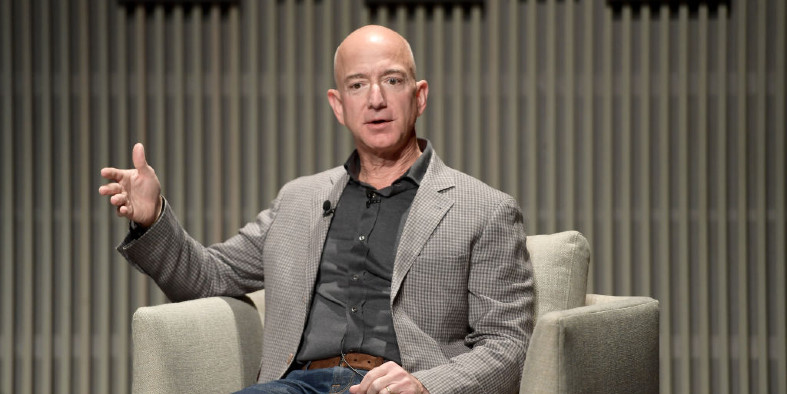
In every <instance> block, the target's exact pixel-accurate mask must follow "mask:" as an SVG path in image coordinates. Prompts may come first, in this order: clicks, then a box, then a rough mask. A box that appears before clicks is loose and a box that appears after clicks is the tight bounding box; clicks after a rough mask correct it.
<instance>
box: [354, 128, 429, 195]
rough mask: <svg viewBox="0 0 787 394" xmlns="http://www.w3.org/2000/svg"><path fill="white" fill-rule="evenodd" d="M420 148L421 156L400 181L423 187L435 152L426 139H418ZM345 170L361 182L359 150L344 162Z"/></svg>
mask: <svg viewBox="0 0 787 394" xmlns="http://www.w3.org/2000/svg"><path fill="white" fill-rule="evenodd" d="M418 148H419V149H421V156H419V157H418V159H416V160H415V162H414V163H413V165H412V166H410V168H409V169H408V170H407V171H406V172H405V173H404V174H403V175H402V176H401V177H399V179H404V178H408V179H410V180H412V181H413V182H415V184H416V185H419V186H420V185H421V181H422V180H423V179H424V175H425V174H426V170H427V169H428V168H429V163H430V162H431V161H432V155H433V152H434V150H433V149H432V143H431V142H429V140H427V139H425V138H419V139H418ZM344 169H345V170H347V174H349V175H350V177H351V178H352V179H353V180H354V181H356V182H359V183H360V181H359V180H358V176H359V174H360V173H361V158H360V156H358V150H357V149H356V150H354V151H353V153H352V154H350V157H349V158H347V161H345V162H344Z"/></svg>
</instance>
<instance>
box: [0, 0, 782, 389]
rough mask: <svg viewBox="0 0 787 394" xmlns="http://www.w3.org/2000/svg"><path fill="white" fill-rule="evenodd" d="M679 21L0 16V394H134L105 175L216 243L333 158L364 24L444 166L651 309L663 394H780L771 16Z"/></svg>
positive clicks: (487, 12)
mask: <svg viewBox="0 0 787 394" xmlns="http://www.w3.org/2000/svg"><path fill="white" fill-rule="evenodd" d="M677 3H678V4H679V5H673V6H670V5H660V4H656V5H652V6H630V5H624V6H621V7H618V8H615V7H614V6H613V5H611V3H609V2H607V1H603V0H587V1H575V0H543V1H536V0H519V1H514V0H510V1H493V0H489V1H486V2H483V3H482V4H477V5H450V4H447V5H431V6H418V5H407V6H405V5H402V6H400V5H395V6H368V5H366V4H365V2H361V1H337V2H330V1H317V0H279V1H252V0H241V1H239V2H238V3H233V4H230V5H223V6H215V5H205V4H203V5H194V6H175V5H169V6H156V5H128V6H122V5H120V4H119V3H118V2H114V1H99V0H65V1H52V0H32V1H21V0H19V1H15V0H0V128H2V139H1V140H0V143H2V146H0V155H2V158H1V159H0V160H1V161H0V166H2V170H0V171H1V172H0V187H2V189H1V190H0V191H1V194H0V209H1V210H2V211H0V219H1V220H0V221H1V225H0V236H2V238H0V258H2V263H0V264H2V267H0V275H2V277H0V297H1V299H0V393H2V394H5V393H12V392H23V393H50V392H52V393H66V392H80V393H88V392H96V393H104V392H113V393H123V392H128V391H129V389H130V377H131V370H130V368H131V357H132V355H131V353H130V349H131V347H130V318H131V314H132V313H133V311H134V310H135V309H136V308H138V307H140V306H144V305H151V304H158V303H162V302H166V299H165V297H164V295H163V294H162V293H161V291H159V290H158V289H157V288H156V286H155V284H154V283H152V282H151V281H150V280H149V279H148V278H146V277H145V276H143V275H141V274H139V273H138V272H136V271H134V270H133V269H131V268H130V267H129V266H128V264H126V263H125V262H124V261H123V260H122V258H120V257H119V255H118V254H117V253H116V252H115V251H114V248H113V247H114V245H115V244H117V243H118V242H120V240H121V239H122V238H123V237H124V236H125V233H126V229H127V227H126V226H127V225H126V223H124V222H123V221H122V220H119V219H117V218H115V217H114V211H113V209H112V208H111V207H110V206H109V204H108V202H107V201H106V199H105V198H102V197H101V196H99V195H98V193H97V188H98V186H99V185H101V184H102V183H103V182H104V181H103V180H102V179H101V178H100V176H99V174H98V173H99V169H100V168H101V167H104V166H107V165H114V166H122V167H128V166H131V155H130V153H131V147H132V146H133V144H134V143H135V142H137V141H141V142H143V143H145V147H146V150H147V157H148V160H149V162H150V163H151V165H153V166H154V167H155V168H156V171H157V174H158V176H159V178H160V179H161V181H162V184H163V187H164V193H165V195H166V196H167V198H168V200H169V201H170V203H171V204H172V207H173V209H174V210H175V212H176V213H177V215H178V216H179V218H180V220H181V221H182V223H183V224H184V226H185V227H186V229H187V230H188V231H189V232H190V233H191V234H192V235H193V236H194V237H196V238H197V239H198V240H201V241H203V242H204V243H213V242H217V241H220V240H222V239H224V238H226V237H228V236H230V235H232V234H233V233H234V232H235V231H236V230H237V229H238V228H239V227H240V226H242V224H243V223H244V222H245V221H248V220H252V219H253V218H254V216H255V215H256V213H257V212H258V211H259V210H261V209H263V208H265V207H266V206H267V205H268V204H269V202H270V201H271V200H272V198H273V197H274V196H275V193H276V191H277V190H278V188H279V187H280V186H281V185H282V184H283V183H284V182H286V181H288V180H290V179H293V178H294V177H297V176H300V175H306V174H311V173H314V172H317V171H320V170H323V169H327V168H329V167H332V166H335V165H339V164H341V163H342V162H343V161H344V159H345V158H346V157H347V155H348V154H349V153H350V151H351V149H352V138H351V136H350V135H349V133H348V132H347V131H346V130H344V129H343V128H342V127H340V125H339V124H338V123H337V122H336V121H335V119H334V116H333V112H332V111H331V109H330V107H329V106H328V104H327V100H326V94H325V92H326V90H327V89H328V88H330V87H332V86H333V72H332V65H333V53H334V50H335V48H336V46H337V45H338V43H339V42H340V41H341V39H342V38H343V37H344V36H345V35H346V34H347V33H349V32H350V31H352V30H353V29H354V28H356V27H358V26H360V25H363V24H366V23H379V24H384V25H387V26H390V27H392V28H394V29H396V30H398V31H400V32H402V33H403V34H404V35H405V36H406V37H407V38H408V39H409V40H410V42H411V44H412V46H413V51H414V53H415V55H416V60H417V61H418V64H417V67H418V74H419V77H421V78H424V79H427V80H428V81H429V87H430V92H429V104H428V108H427V111H426V113H425V115H424V116H423V117H422V118H421V119H420V120H419V123H418V126H417V128H418V132H419V134H421V135H422V136H426V137H428V138H430V139H431V141H432V142H433V144H434V146H435V148H436V149H437V151H438V153H439V154H440V155H441V156H442V157H443V158H444V159H445V160H446V162H448V164H449V165H452V166H453V167H455V168H458V169H460V170H463V171H465V172H468V173H470V174H471V175H474V176H476V177H478V178H480V179H482V180H484V181H485V182H487V183H489V184H491V185H493V186H495V187H498V188H500V189H502V190H504V191H506V192H508V193H510V194H512V195H513V196H515V197H516V198H517V199H518V200H519V201H520V203H521V205H522V207H523V209H524V211H525V215H526V226H527V231H528V232H529V233H531V234H536V233H550V232H555V231H561V230H567V229H577V230H580V231H582V232H583V233H585V234H586V235H587V236H588V238H589V239H590V241H591V243H592V247H593V262H592V265H591V268H592V269H591V272H590V279H589V282H590V283H589V285H590V288H591V291H593V292H597V293H608V294H618V295H648V296H652V297H655V298H657V299H659V300H660V302H661V306H662V313H661V327H660V331H661V348H660V355H661V361H662V362H661V369H660V371H658V373H660V381H661V388H662V392H665V393H668V392H676V393H689V392H691V393H694V392H697V393H750V392H751V393H766V392H768V393H771V392H778V393H787V343H786V341H787V294H785V285H787V273H786V272H785V262H786V261H787V252H786V250H785V245H786V244H787V231H786V230H787V219H786V218H785V207H787V197H786V196H785V183H787V176H785V174H786V173H787V163H785V157H784V156H785V148H787V146H786V145H785V144H786V142H785V133H787V130H785V125H786V124H787V123H786V122H787V120H786V119H785V112H787V103H786V102H785V90H786V89H787V85H786V83H787V82H785V74H787V64H786V62H785V53H787V24H785V23H784V21H785V20H787V5H785V2H784V1H781V0H756V1H744V0H732V1H730V2H729V3H728V2H724V1H721V2H704V1H700V2H685V3H691V4H693V5H692V6H689V5H686V4H680V3H681V2H677ZM695 3H697V4H695ZM716 3H719V4H716ZM709 4H710V5H709ZM654 373H656V371H654Z"/></svg>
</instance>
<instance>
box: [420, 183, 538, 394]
mask: <svg viewBox="0 0 787 394" xmlns="http://www.w3.org/2000/svg"><path fill="white" fill-rule="evenodd" d="M525 242H526V240H525V231H524V225H523V218H522V213H521V211H520V209H519V207H518V206H517V204H516V202H515V201H514V200H513V198H510V197H508V198H507V199H506V200H504V201H502V202H501V203H500V204H499V205H498V207H497V208H496V209H495V211H494V213H493V215H492V216H491V217H490V219H489V221H488V222H487V224H486V226H485V228H484V231H483V234H482V235H481V237H480V238H479V240H478V241H477V243H476V244H475V246H474V248H473V252H472V257H471V266H470V274H469V277H468V292H469V298H468V309H469V314H468V324H469V328H470V332H469V334H468V335H467V337H466V338H465V343H466V344H467V345H468V346H469V347H471V348H472V350H471V351H470V352H467V353H464V354H461V355H459V356H456V357H454V358H452V359H451V360H450V362H449V363H448V364H444V365H441V366H439V367H436V368H432V369H429V370H424V371H418V372H415V373H414V375H415V376H416V377H417V378H418V379H419V380H420V381H421V382H422V383H423V384H424V386H425V387H427V388H428V389H430V391H432V392H433V393H436V392H439V393H443V392H446V393H449V392H464V393H467V392H478V393H492V392H494V393H515V392H517V391H518V389H519V383H520V380H521V376H522V368H523V364H524V360H525V353H526V351H527V345H528V343H529V340H530V336H531V334H532V332H533V325H534V289H533V284H534V282H533V268H532V264H531V263H530V258H529V255H528V252H527V248H526V244H525Z"/></svg>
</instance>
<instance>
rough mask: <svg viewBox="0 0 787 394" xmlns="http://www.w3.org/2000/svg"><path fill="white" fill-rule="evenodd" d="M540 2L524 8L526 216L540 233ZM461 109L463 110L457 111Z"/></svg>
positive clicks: (534, 232) (533, 229)
mask: <svg viewBox="0 0 787 394" xmlns="http://www.w3.org/2000/svg"><path fill="white" fill-rule="evenodd" d="M537 7H538V4H537V3H536V2H535V1H529V2H527V9H526V10H525V12H526V14H525V19H526V21H525V29H526V32H525V42H524V45H525V79H526V81H527V84H526V86H527V89H526V91H525V96H526V97H527V111H526V112H525V113H526V115H525V116H526V117H527V118H526V119H527V126H526V127H525V133H524V139H525V141H524V144H523V145H524V146H525V147H526V151H525V152H524V154H525V155H526V157H527V160H526V162H525V169H526V174H527V175H526V176H525V178H526V179H528V180H529V181H530V182H529V185H527V186H525V187H524V190H525V193H523V196H524V197H525V200H524V204H525V206H524V207H523V209H525V211H526V212H525V217H526V218H529V220H530V234H539V233H541V232H542V231H541V227H540V226H539V221H540V220H541V216H540V213H541V204H540V202H539V199H538V188H536V187H532V185H534V184H539V183H540V177H539V173H540V171H539V166H538V151H539V146H538V113H539V111H538V100H537V97H538V80H539V78H538V45H537V43H538V41H537V37H538V29H537V27H538V8H537ZM455 113H461V112H455Z"/></svg>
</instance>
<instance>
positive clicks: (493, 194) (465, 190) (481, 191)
mask: <svg viewBox="0 0 787 394" xmlns="http://www.w3.org/2000/svg"><path fill="white" fill-rule="evenodd" d="M438 160H439V159H438ZM433 164H435V163H433ZM436 164H437V166H436V168H435V169H436V171H437V174H436V175H437V176H438V177H440V178H442V179H444V180H445V179H450V183H451V184H452V186H453V192H454V193H456V194H457V197H459V198H471V199H481V200H486V201H495V202H500V201H502V200H509V201H513V200H514V198H513V197H512V196H511V195H509V194H507V193H505V192H503V191H501V190H499V189H497V188H495V187H493V186H491V185H489V184H487V183H486V182H484V181H482V180H480V179H478V178H476V177H475V176H473V175H470V174H467V173H465V172H462V171H460V170H457V169H455V168H452V167H449V166H448V165H447V164H445V163H443V162H442V161H437V162H436Z"/></svg>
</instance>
